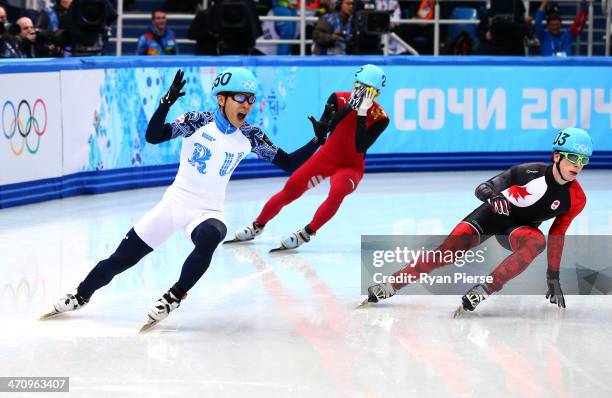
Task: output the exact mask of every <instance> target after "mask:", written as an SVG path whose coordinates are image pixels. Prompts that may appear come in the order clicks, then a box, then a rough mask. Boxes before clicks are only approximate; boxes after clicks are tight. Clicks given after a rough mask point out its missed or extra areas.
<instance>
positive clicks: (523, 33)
mask: <svg viewBox="0 0 612 398" xmlns="http://www.w3.org/2000/svg"><path fill="white" fill-rule="evenodd" d="M37 1H38V2H44V0H37ZM47 1H48V3H46V5H45V6H44V7H42V8H41V9H40V10H38V11H34V10H32V9H27V8H23V7H16V5H19V4H24V3H25V2H24V1H15V0H0V58H38V57H67V56H83V55H100V54H103V51H104V47H105V44H106V42H107V41H108V38H109V35H110V32H111V26H112V24H113V22H114V21H115V20H116V18H117V13H116V11H115V8H114V5H115V4H114V3H115V2H114V1H111V0H47ZM305 1H306V7H307V13H308V15H309V16H315V17H317V18H318V20H317V22H316V23H309V25H308V27H307V31H306V33H307V38H308V39H312V41H313V44H312V46H309V47H308V53H309V54H314V55H336V54H382V53H383V40H382V34H381V32H382V31H381V30H378V31H376V29H377V28H376V27H374V28H372V29H374V31H372V30H371V28H370V27H369V25H368V27H366V25H365V22H364V15H367V14H368V13H379V14H381V15H382V14H385V15H388V18H387V19H388V22H387V23H388V27H387V28H386V29H389V31H390V32H393V33H395V34H396V35H397V36H398V37H399V38H400V39H401V40H403V41H404V42H405V43H407V44H408V45H409V46H410V47H411V48H413V49H414V50H416V51H417V52H418V53H419V54H432V53H433V47H434V43H433V40H434V34H433V25H431V24H420V23H415V24H399V23H398V21H399V20H400V19H414V20H420V21H427V20H432V19H433V18H434V5H435V1H434V0H416V1H398V0H305ZM91 4H94V5H95V7H93V6H91ZM201 4H202V2H201V1H199V0H168V1H166V2H165V3H164V2H163V1H160V4H159V6H160V7H159V8H158V9H156V10H154V11H153V12H151V24H150V26H149V27H148V28H147V29H146V30H145V31H144V32H143V33H142V35H141V36H140V38H139V40H138V44H137V48H136V54H138V55H176V54H179V44H178V40H177V36H176V34H175V33H174V31H173V30H172V29H171V28H170V26H168V21H167V20H168V15H167V12H180V13H193V14H194V19H193V21H192V22H191V26H190V27H189V30H188V33H187V38H188V39H191V40H194V41H195V42H196V44H195V51H194V52H195V54H197V55H224V54H250V55H266V54H267V55H288V54H298V53H299V46H298V45H294V44H272V45H262V44H259V43H256V40H257V39H258V38H264V39H297V38H298V37H299V24H298V23H297V22H292V21H289V22H287V21H265V22H263V23H262V22H261V20H260V19H259V17H260V16H261V15H273V16H298V15H299V7H300V4H299V1H297V0H260V1H253V0H209V1H208V5H209V6H208V7H207V8H206V9H201ZM531 4H532V6H533V7H531V8H532V9H531V10H527V9H525V7H524V3H523V1H522V0H497V1H496V0H488V1H486V2H483V1H463V2H457V1H455V2H441V3H440V5H441V8H440V13H441V15H440V16H441V18H442V19H447V18H449V17H451V16H452V15H455V14H456V11H457V9H458V7H460V8H461V9H462V10H468V11H469V10H473V16H474V17H475V18H478V19H479V23H478V25H464V26H468V28H466V29H465V30H464V31H461V32H459V33H457V32H451V31H450V30H449V27H448V26H447V25H442V26H441V33H442V34H441V37H442V48H443V52H442V53H446V54H453V55H469V54H487V55H545V56H568V55H572V52H573V43H574V40H575V38H576V37H577V36H578V35H579V34H580V32H581V31H582V29H583V28H584V25H585V22H586V19H587V9H588V8H587V3H586V2H584V1H583V2H582V3H581V5H580V8H579V12H578V14H577V15H562V14H561V12H560V11H559V7H558V5H557V4H556V3H555V2H554V1H549V0H543V1H541V2H531ZM229 5H232V6H234V5H236V7H237V8H228V7H229ZM136 6H137V3H136V2H135V0H125V1H124V9H125V10H128V11H137V10H136V9H135V7H136ZM92 7H93V8H92ZM96 7H97V8H96ZM535 7H537V8H535ZM234 9H235V10H237V11H236V12H235V13H236V15H233V16H232V15H231V14H232V10H234ZM228 10H229V11H228ZM457 15H459V14H457ZM232 18H233V19H232ZM563 19H568V20H570V19H573V22H572V24H571V26H570V27H569V28H567V29H565V28H563V26H562V24H561V22H562V20H563ZM83 21H86V23H84V22H83ZM367 24H370V21H369V20H368V22H367ZM381 26H382V25H381ZM387 51H388V53H389V54H408V53H410V52H409V51H408V48H407V47H405V46H403V45H401V43H399V44H398V42H397V41H394V40H391V41H390V42H389V44H388V47H387Z"/></svg>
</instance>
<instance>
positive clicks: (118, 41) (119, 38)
mask: <svg viewBox="0 0 612 398" xmlns="http://www.w3.org/2000/svg"><path fill="white" fill-rule="evenodd" d="M414 1H418V0H414ZM442 1H444V2H446V3H449V2H451V3H452V2H454V3H460V2H462V0H437V1H436V4H435V8H434V18H433V19H431V20H421V19H400V20H394V21H393V23H394V24H396V25H398V24H406V25H409V24H414V25H434V40H433V54H434V55H436V56H437V55H440V25H452V24H463V25H465V24H474V25H476V24H478V23H479V22H480V21H479V20H477V19H440V2H442ZM476 1H482V2H485V1H487V0H476ZM523 1H524V3H525V7H526V9H527V10H529V2H530V0H523ZM594 1H595V0H588V4H589V6H588V7H589V10H588V19H587V23H586V26H587V29H588V30H587V55H588V56H591V55H592V54H593V15H594V10H593V2H594ZM556 2H557V3H577V2H578V0H556ZM203 6H204V7H206V6H207V0H203ZM611 8H612V0H608V1H607V13H606V33H605V46H606V49H605V54H606V55H609V51H610V50H609V49H610V33H611V32H610V31H611V29H612V28H611V26H610V23H611V21H610V14H611ZM117 12H118V17H117V28H116V30H117V34H116V37H115V38H111V39H110V41H111V42H115V48H116V54H117V55H121V54H122V44H123V43H135V42H137V41H138V38H136V37H129V38H126V37H123V21H125V20H144V19H149V18H150V17H151V15H150V14H149V13H130V14H125V13H124V12H123V0H117ZM193 18H194V15H192V14H168V20H169V21H172V20H175V21H180V20H192V19H193ZM259 19H260V20H261V21H289V22H291V21H294V22H298V23H299V25H300V34H299V38H297V39H258V40H257V41H256V43H257V44H299V45H300V55H305V54H306V45H307V44H312V40H308V39H306V23H307V22H316V21H317V20H318V18H316V17H309V16H307V15H306V2H305V1H302V2H301V3H300V15H299V16H295V17H281V16H260V17H259ZM572 19H573V18H572ZM564 24H571V21H565V22H564ZM389 39H391V40H394V41H395V42H396V43H397V44H399V45H400V46H401V47H403V48H404V49H406V50H407V51H408V52H410V53H411V54H413V55H418V53H417V52H416V51H415V50H414V49H413V48H412V47H411V46H410V45H409V44H408V43H406V42H405V41H403V40H402V39H401V38H400V37H399V36H398V35H396V34H394V33H390V34H389V35H385V36H384V37H383V43H388V41H389ZM177 42H178V43H194V41H193V40H189V39H178V40H177ZM384 54H385V55H387V46H385V51H384Z"/></svg>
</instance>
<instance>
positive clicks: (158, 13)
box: [136, 9, 179, 55]
mask: <svg viewBox="0 0 612 398" xmlns="http://www.w3.org/2000/svg"><path fill="white" fill-rule="evenodd" d="M151 22H152V24H151V26H149V28H147V31H146V32H145V33H144V34H143V35H142V36H140V39H139V40H138V47H137V48H136V54H137V55H177V54H178V52H179V51H178V43H177V42H176V36H175V35H174V32H173V31H172V29H170V28H168V26H167V22H166V12H165V11H163V10H159V9H158V10H154V11H153V12H152V13H151Z"/></svg>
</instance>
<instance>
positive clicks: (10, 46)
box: [0, 6, 23, 58]
mask: <svg viewBox="0 0 612 398" xmlns="http://www.w3.org/2000/svg"><path fill="white" fill-rule="evenodd" d="M9 28H10V25H9V24H8V22H7V19H6V10H5V9H4V7H2V6H0V58H23V54H21V51H19V47H18V46H17V41H16V40H15V38H14V37H13V36H12V35H11V34H10V33H9Z"/></svg>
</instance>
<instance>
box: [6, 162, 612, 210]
mask: <svg viewBox="0 0 612 398" xmlns="http://www.w3.org/2000/svg"><path fill="white" fill-rule="evenodd" d="M549 157H550V152H526V153H499V152H489V153H487V152H484V153H483V152H474V153H430V154H377V155H367V163H366V172H369V173H385V172H407V171H450V170H452V171H460V170H503V169H506V168H508V167H510V166H512V165H515V164H519V163H526V162H538V161H539V162H546V161H548V158H549ZM611 167H612V152H597V153H595V154H593V156H592V157H591V162H590V163H589V166H588V168H589V169H604V168H611ZM177 170H178V165H176V164H174V165H164V166H147V167H137V168H127V169H115V170H99V171H89V172H82V173H76V174H71V175H67V176H64V177H58V178H49V179H45V180H37V181H29V182H22V183H18V184H10V185H4V186H0V208H7V207H12V206H18V205H24V204H29V203H37V202H43V201H46V200H51V199H59V198H66V197H70V196H75V195H81V194H97V193H106V192H115V191H121V190H125V189H135V188H146V187H154V186H164V185H169V184H171V183H172V181H173V180H174V176H175V175H176V172H177ZM279 176H287V173H285V172H284V171H282V170H280V169H279V168H277V167H276V166H272V165H270V164H269V163H267V162H264V161H262V160H258V159H246V160H244V161H243V162H242V163H240V165H239V166H238V167H237V168H236V170H235V172H234V174H233V175H232V179H244V178H262V177H279ZM272 194H273V192H270V195H272Z"/></svg>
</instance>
